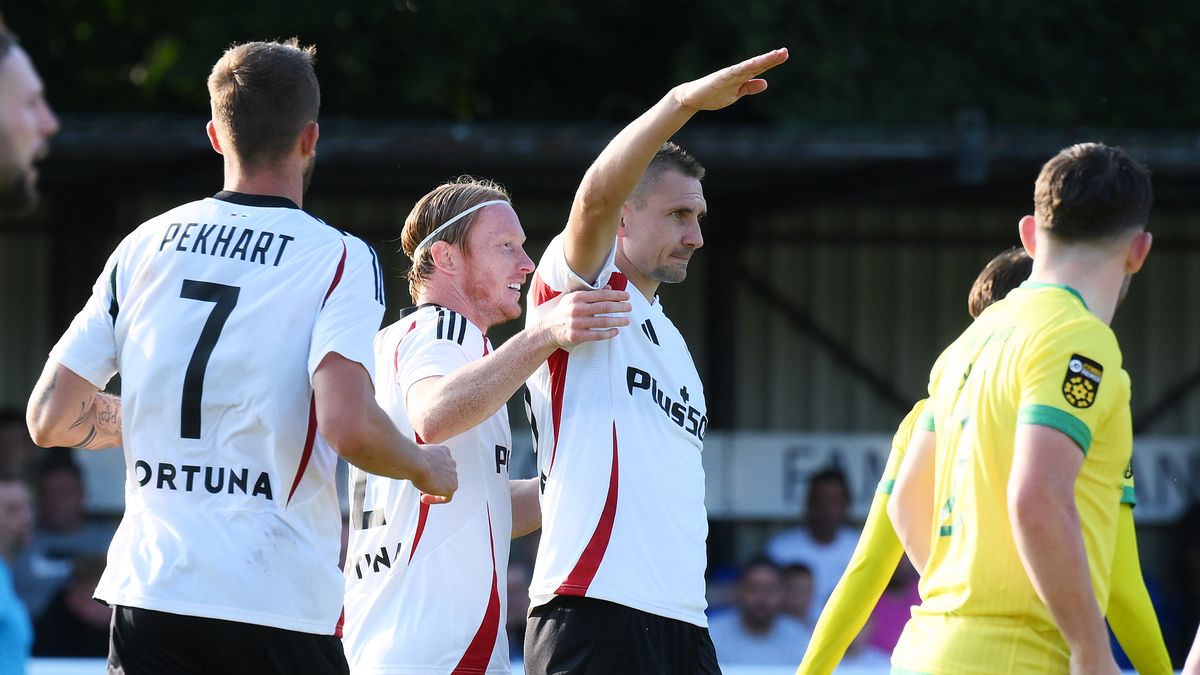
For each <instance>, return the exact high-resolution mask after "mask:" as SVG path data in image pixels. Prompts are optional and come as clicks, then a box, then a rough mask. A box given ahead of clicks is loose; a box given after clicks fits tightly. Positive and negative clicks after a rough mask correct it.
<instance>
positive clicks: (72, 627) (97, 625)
mask: <svg viewBox="0 0 1200 675" xmlns="http://www.w3.org/2000/svg"><path fill="white" fill-rule="evenodd" d="M72 567H73V570H72V572H71V579H70V581H68V582H67V585H66V586H64V587H63V588H62V590H60V591H59V592H58V594H57V595H55V596H54V598H53V599H51V601H50V606H49V607H47V608H46V611H45V612H43V613H42V617H41V618H40V619H38V620H37V623H35V624H34V635H35V636H36V639H35V640H34V642H33V655H34V656H72V657H75V656H79V657H102V656H106V655H108V624H109V621H110V620H111V619H112V610H111V609H109V607H108V606H107V605H105V604H104V603H102V602H99V601H97V600H94V599H93V598H92V593H93V592H94V591H95V590H96V584H98V583H100V575H101V574H102V573H103V572H104V558H103V557H101V556H84V557H82V558H78V559H76V560H75V564H74V565H73V566H72Z"/></svg>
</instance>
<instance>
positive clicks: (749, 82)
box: [675, 48, 788, 110]
mask: <svg viewBox="0 0 1200 675" xmlns="http://www.w3.org/2000/svg"><path fill="white" fill-rule="evenodd" d="M787 58H788V50H787V49H786V48H783V49H776V50H774V51H770V52H767V53H766V54H761V55H759V56H755V57H754V58H752V59H746V60H745V61H742V62H741V63H739V64H737V65H733V66H729V67H728V68H722V69H721V70H718V71H717V72H715V73H712V74H710V75H708V76H706V77H702V78H700V79H699V80H693V81H691V82H685V83H683V84H681V85H679V86H678V87H676V88H675V96H676V98H677V99H678V100H679V103H680V105H682V106H684V107H685V108H691V109H692V110H720V109H721V108H724V107H726V106H729V105H732V104H733V102H734V101H736V100H738V99H739V98H741V97H743V96H750V95H753V94H758V93H761V92H763V91H765V90H766V88H767V81H766V80H763V79H761V78H759V77H758V76H759V75H762V74H763V73H765V72H767V71H768V70H770V69H772V68H774V67H775V66H777V65H779V64H781V63H783V62H784V61H787Z"/></svg>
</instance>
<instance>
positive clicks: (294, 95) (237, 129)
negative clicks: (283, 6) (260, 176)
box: [208, 38, 321, 168]
mask: <svg viewBox="0 0 1200 675" xmlns="http://www.w3.org/2000/svg"><path fill="white" fill-rule="evenodd" d="M316 53H317V50H316V48H315V47H312V46H307V47H301V46H300V43H299V42H298V41H297V40H296V38H292V39H291V40H288V41H286V42H249V43H246V44H243V45H235V46H233V47H230V48H229V49H228V50H227V51H226V52H225V54H223V55H222V56H221V58H220V60H218V61H217V63H216V65H214V66H213V69H212V73H211V74H209V76H208V95H209V99H210V102H211V104H212V115H213V121H214V122H216V123H217V125H218V126H219V127H220V128H221V129H222V130H224V131H225V132H226V133H227V134H228V135H229V139H230V142H231V143H232V145H233V148H232V149H233V150H234V152H235V153H236V154H237V157H238V159H239V160H241V161H242V162H243V163H244V164H245V165H247V166H248V167H250V168H257V167H260V166H262V165H263V164H267V163H270V162H273V161H275V160H278V159H280V158H282V157H283V156H284V155H286V154H287V152H288V151H289V150H290V149H291V148H292V147H293V144H294V143H295V142H296V139H297V137H298V136H299V134H300V132H301V131H303V129H304V125H306V124H308V123H309V122H314V121H316V119H317V113H318V111H319V110H320V108H321V88H320V86H319V85H318V84H317V75H316V73H315V72H314V71H313V58H314V57H315V56H316Z"/></svg>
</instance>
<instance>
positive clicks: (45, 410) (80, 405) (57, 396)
mask: <svg viewBox="0 0 1200 675" xmlns="http://www.w3.org/2000/svg"><path fill="white" fill-rule="evenodd" d="M25 423H26V424H27V425H28V426H29V435H30V437H31V438H33V442H34V443H36V444H38V445H40V446H41V447H43V448H53V447H64V448H84V449H87V450H95V449H99V448H112V447H116V446H118V445H120V444H121V399H120V398H117V397H116V396H113V395H112V394H106V393H104V392H102V391H99V390H97V389H96V387H95V386H94V385H92V383H91V382H88V381H87V380H85V379H83V378H82V377H80V376H79V375H77V374H75V372H74V371H73V370H71V369H70V368H67V367H66V366H64V365H62V364H60V363H59V362H58V361H56V360H54V359H50V360H49V361H47V362H46V367H45V368H44V369H43V370H42V376H41V377H40V378H39V379H38V382H37V385H35V386H34V388H33V394H32V395H31V396H30V397H29V405H28V406H27V407H26V409H25Z"/></svg>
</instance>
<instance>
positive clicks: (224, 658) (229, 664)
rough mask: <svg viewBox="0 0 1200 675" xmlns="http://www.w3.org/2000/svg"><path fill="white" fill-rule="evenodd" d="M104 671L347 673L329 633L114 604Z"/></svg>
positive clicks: (133, 674)
mask: <svg viewBox="0 0 1200 675" xmlns="http://www.w3.org/2000/svg"><path fill="white" fill-rule="evenodd" d="M108 672H109V675H142V674H143V673H146V674H154V675H160V674H161V673H177V674H178V675H190V674H193V673H194V674H195V675H201V674H206V673H221V675H239V674H241V673H245V674H246V675H250V674H252V673H253V674H255V675H258V674H259V673H261V674H263V675H268V674H270V673H277V674H278V675H293V674H295V673H305V674H306V675H307V674H309V673H312V674H314V675H349V673H350V667H349V666H348V665H346V654H345V652H344V651H342V641H341V640H340V639H338V638H337V637H334V636H332V635H313V634H311V633H300V632H298V631H292V630H284V629H282V628H270V627H267V626H256V625H254V624H249V623H239V622H237V621H224V620H221V619H205V618H201V617H195V616H182V615H179V614H167V613H166V612H155V611H153V610H149V609H139V608H136V607H120V606H114V607H113V618H112V630H111V631H110V632H109V638H108Z"/></svg>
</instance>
